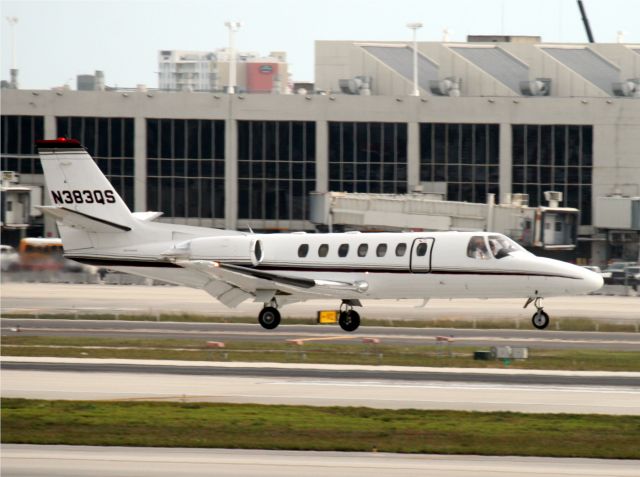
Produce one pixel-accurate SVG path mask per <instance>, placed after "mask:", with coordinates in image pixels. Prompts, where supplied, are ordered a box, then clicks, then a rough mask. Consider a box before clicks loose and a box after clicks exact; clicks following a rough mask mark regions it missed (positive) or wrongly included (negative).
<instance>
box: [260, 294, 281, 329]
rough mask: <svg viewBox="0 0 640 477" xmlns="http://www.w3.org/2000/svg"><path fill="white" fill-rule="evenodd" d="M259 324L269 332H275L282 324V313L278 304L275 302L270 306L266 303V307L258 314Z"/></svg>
mask: <svg viewBox="0 0 640 477" xmlns="http://www.w3.org/2000/svg"><path fill="white" fill-rule="evenodd" d="M258 323H260V326H262V327H263V328H265V329H267V330H273V329H274V328H277V327H278V325H279V324H280V312H279V311H278V303H276V301H275V300H273V301H272V302H271V303H269V305H268V306H267V304H266V303H265V307H264V308H263V309H262V310H260V314H258Z"/></svg>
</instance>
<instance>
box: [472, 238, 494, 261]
mask: <svg viewBox="0 0 640 477" xmlns="http://www.w3.org/2000/svg"><path fill="white" fill-rule="evenodd" d="M467 257H471V258H478V259H481V260H488V259H490V258H491V255H489V251H488V250H487V244H486V242H485V241H484V237H483V236H482V235H474V236H473V237H471V238H470V239H469V245H468V246H467Z"/></svg>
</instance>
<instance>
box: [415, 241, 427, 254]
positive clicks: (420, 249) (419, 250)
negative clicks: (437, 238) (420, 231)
mask: <svg viewBox="0 0 640 477" xmlns="http://www.w3.org/2000/svg"><path fill="white" fill-rule="evenodd" d="M426 254H427V244H426V243H424V242H422V243H419V244H418V246H417V247H416V256H418V257H424V256H425V255H426Z"/></svg>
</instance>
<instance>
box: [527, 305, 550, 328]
mask: <svg viewBox="0 0 640 477" xmlns="http://www.w3.org/2000/svg"><path fill="white" fill-rule="evenodd" d="M531 322H532V323H533V326H535V327H536V328H537V329H539V330H544V329H545V328H546V327H547V326H549V315H547V314H546V313H545V312H544V311H542V308H538V310H537V311H536V312H535V313H534V314H533V318H531Z"/></svg>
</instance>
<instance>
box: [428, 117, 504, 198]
mask: <svg viewBox="0 0 640 477" xmlns="http://www.w3.org/2000/svg"><path fill="white" fill-rule="evenodd" d="M499 144H500V127H499V125H498V124H456V123H421V124H420V181H421V182H428V183H433V184H431V185H430V186H429V188H428V189H427V190H432V191H434V192H440V191H442V192H445V191H446V198H447V200H455V201H465V202H486V201H487V194H496V196H498V195H499V192H500V190H499V180H500V178H499V162H500V157H499Z"/></svg>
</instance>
